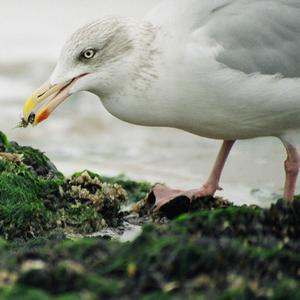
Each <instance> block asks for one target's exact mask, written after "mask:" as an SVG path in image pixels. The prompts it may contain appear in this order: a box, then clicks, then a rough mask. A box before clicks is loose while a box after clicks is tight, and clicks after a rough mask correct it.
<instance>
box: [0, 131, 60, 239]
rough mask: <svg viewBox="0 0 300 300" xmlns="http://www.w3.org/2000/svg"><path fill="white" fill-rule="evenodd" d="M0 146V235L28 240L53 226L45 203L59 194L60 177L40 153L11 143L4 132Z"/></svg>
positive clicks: (49, 211)
mask: <svg viewBox="0 0 300 300" xmlns="http://www.w3.org/2000/svg"><path fill="white" fill-rule="evenodd" d="M0 146H1V149H2V151H4V154H3V155H0V235H1V236H2V237H4V238H6V239H12V238H16V237H18V238H25V239H27V238H30V237H34V236H37V235H40V234H43V233H44V232H45V231H48V230H50V229H51V228H53V227H54V226H55V217H54V214H53V212H52V211H51V210H49V209H48V208H47V207H46V205H45V201H46V199H47V197H48V195H50V194H54V193H56V192H57V191H58V189H59V186H60V185H61V184H62V175H61V174H60V173H59V172H58V171H57V170H56V168H55V167H54V166H53V165H52V164H51V163H50V161H49V159H48V158H47V157H46V156H45V155H44V154H43V153H41V152H40V151H38V150H35V149H32V148H29V147H24V148H22V147H20V146H18V145H17V144H16V143H11V142H9V141H8V140H7V138H6V137H5V135H4V134H3V133H1V134H0ZM22 150H24V152H22ZM16 157H19V159H16ZM33 158H34V163H33ZM41 170H43V172H41Z"/></svg>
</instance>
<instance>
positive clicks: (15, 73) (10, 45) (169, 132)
mask: <svg viewBox="0 0 300 300" xmlns="http://www.w3.org/2000/svg"><path fill="white" fill-rule="evenodd" d="M160 1H161V0H110V1H104V0H88V1H87V0H85V1H84V0H43V1H40V0H26V1H19V0H10V1H3V0H1V1H0V15H1V18H0V20H1V21H0V25H1V26H0V39H1V43H0V104H1V116H0V130H2V131H4V132H5V133H6V134H7V135H8V136H9V138H10V139H11V140H16V141H18V142H19V143H21V144H24V145H30V146H33V147H36V148H39V149H41V150H42V151H44V152H45V153H46V154H47V155H48V156H49V157H50V158H51V159H52V161H53V162H54V163H55V164H56V166H57V167H58V168H59V169H60V170H61V171H62V172H63V173H64V174H65V175H70V174H71V173H72V172H73V171H75V170H76V171H78V170H83V169H90V170H93V171H96V172H98V173H101V174H106V175H117V174H119V173H125V174H126V175H128V176H130V177H131V178H133V179H144V180H149V181H151V182H153V183H155V182H165V183H167V184H168V185H170V186H172V187H177V188H195V187H197V186H198V185H200V184H202V183H203V182H204V181H205V178H206V177H207V175H208V173H209V171H210V168H211V166H212V164H213V161H214V159H215V156H216V154H217V152H218V148H219V146H220V143H221V142H220V141H214V140H208V139H204V138H201V137H198V136H194V135H192V134H189V133H185V132H182V131H179V130H175V129H166V128H145V127H138V126H135V125H130V124H127V123H124V122H122V121H120V120H118V119H116V118H114V117H112V116H111V115H109V113H107V112H106V111H105V109H104V108H103V107H102V104H101V102H100V101H99V99H98V98H97V97H96V96H94V95H91V94H88V93H84V92H82V93H80V94H78V95H74V96H72V97H71V98H69V99H68V100H67V101H66V102H65V103H64V104H63V105H62V106H60V108H59V109H58V110H57V111H56V112H55V113H54V114H53V115H52V116H51V117H50V118H49V120H48V121H47V122H45V123H42V124H41V125H40V126H38V127H36V128H32V127H28V128H27V129H19V128H15V126H16V125H17V123H18V122H19V120H20V116H21V109H22V105H23V102H24V100H25V99H26V97H27V96H29V95H30V94H31V92H32V91H33V90H34V89H36V88H37V87H38V86H40V84H41V83H43V82H44V81H45V80H46V79H48V77H49V76H50V73H51V71H52V70H53V68H54V66H55V62H56V59H57V57H58V54H59V51H60V48H61V46H62V45H63V43H64V41H65V40H66V38H67V37H68V36H69V35H70V34H71V33H72V32H73V31H74V30H75V29H77V28H78V27H80V26H81V25H83V24H85V23H88V22H91V21H93V20H96V19H97V18H100V17H101V16H105V15H123V16H130V17H137V18H142V17H143V16H144V15H145V14H146V13H147V12H148V11H149V10H150V9H151V8H152V7H153V6H154V5H155V4H156V3H158V2H160ZM284 159H285V152H284V149H283V146H282V145H281V144H280V142H279V141H278V140H276V139H274V138H264V139H256V140H249V141H239V142H238V143H237V144H236V145H235V147H234V148H233V150H232V153H231V155H230V157H229V160H228V163H227V165H226V167H225V170H224V173H223V178H222V184H221V186H222V187H223V188H224V191H222V192H219V193H218V194H219V195H222V196H225V197H226V198H229V199H230V200H231V201H234V202H236V203H238V204H240V203H250V202H251V203H258V204H261V205H268V204H269V201H270V199H272V198H274V197H276V196H275V195H276V193H280V192H281V189H282V186H283V181H284V176H283V175H284V173H283V160H284ZM274 194H275V195H274Z"/></svg>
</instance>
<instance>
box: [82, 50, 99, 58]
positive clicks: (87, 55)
mask: <svg viewBox="0 0 300 300" xmlns="http://www.w3.org/2000/svg"><path fill="white" fill-rule="evenodd" d="M95 54H96V51H95V50H94V49H87V50H85V51H83V52H82V58H84V59H91V58H93V57H94V56H95Z"/></svg>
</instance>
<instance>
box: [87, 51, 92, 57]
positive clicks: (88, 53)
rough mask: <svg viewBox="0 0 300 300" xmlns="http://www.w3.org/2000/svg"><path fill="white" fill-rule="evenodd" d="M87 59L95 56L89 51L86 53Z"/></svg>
mask: <svg viewBox="0 0 300 300" xmlns="http://www.w3.org/2000/svg"><path fill="white" fill-rule="evenodd" d="M85 55H86V57H91V56H92V55H93V53H92V51H87V52H86V53H85Z"/></svg>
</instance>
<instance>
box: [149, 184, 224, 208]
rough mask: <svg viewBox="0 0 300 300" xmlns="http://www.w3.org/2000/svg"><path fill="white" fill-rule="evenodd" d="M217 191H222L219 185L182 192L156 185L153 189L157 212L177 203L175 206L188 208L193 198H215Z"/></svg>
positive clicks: (208, 185) (206, 185)
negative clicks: (172, 203) (165, 206)
mask: <svg viewBox="0 0 300 300" xmlns="http://www.w3.org/2000/svg"><path fill="white" fill-rule="evenodd" d="M217 190H221V188H220V187H219V186H218V185H213V184H205V185H204V186H203V187H202V188H200V189H193V190H188V191H182V190H178V189H171V188H169V187H166V186H163V185H156V186H155V187H154V188H153V196H154V197H155V203H154V206H155V210H156V211H158V210H160V209H161V208H162V207H163V206H164V205H166V204H168V205H169V204H171V202H173V201H174V202H176V203H174V205H176V206H179V207H185V206H188V205H189V203H190V202H191V201H192V200H193V198H199V197H205V196H213V195H214V194H215V192H216V191H217Z"/></svg>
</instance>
